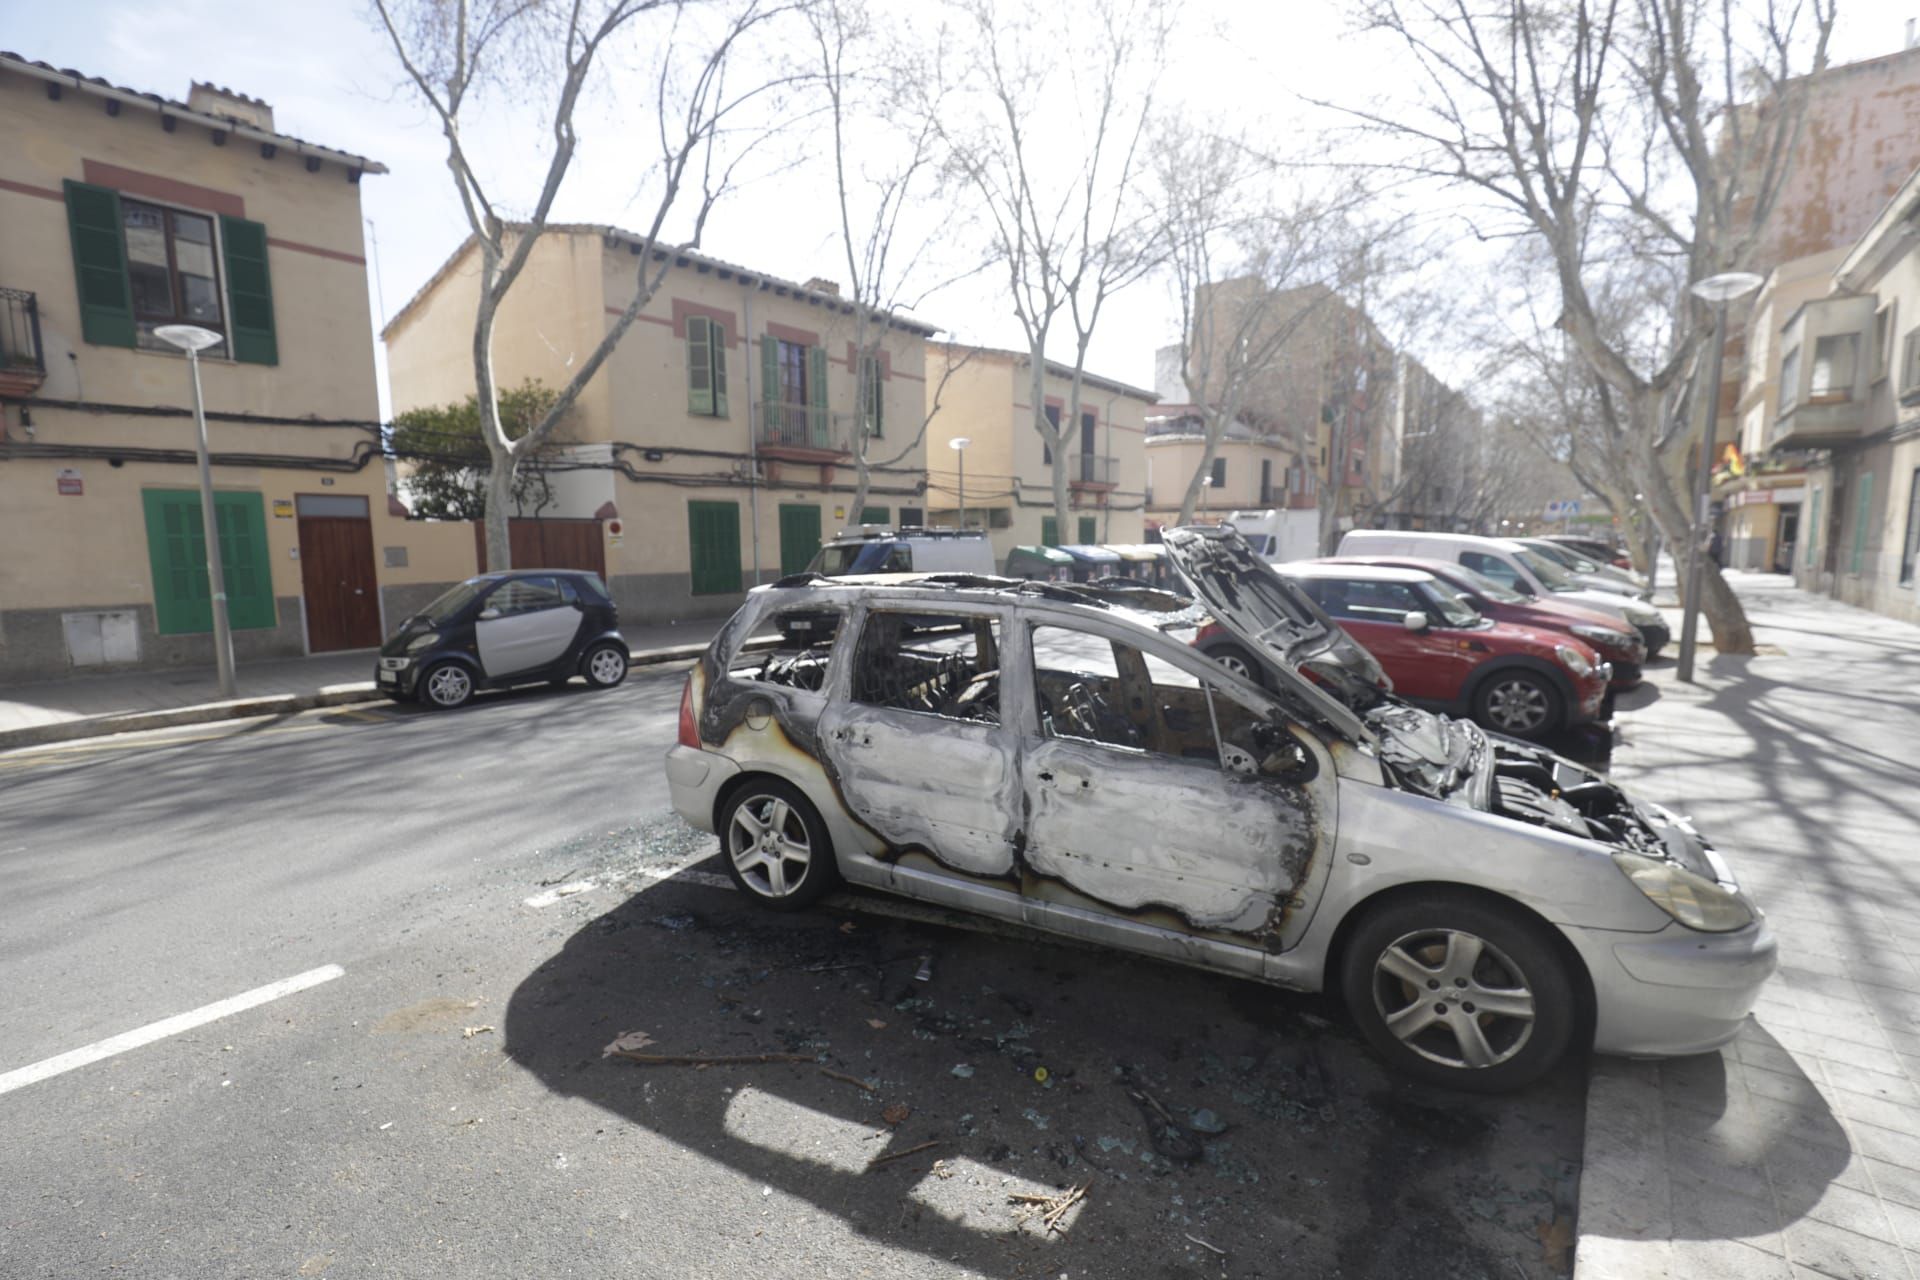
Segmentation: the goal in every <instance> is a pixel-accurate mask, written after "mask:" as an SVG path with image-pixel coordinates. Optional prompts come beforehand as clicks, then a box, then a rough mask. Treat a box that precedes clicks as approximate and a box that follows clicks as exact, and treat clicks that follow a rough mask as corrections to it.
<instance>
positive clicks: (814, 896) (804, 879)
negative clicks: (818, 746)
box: [716, 778, 840, 911]
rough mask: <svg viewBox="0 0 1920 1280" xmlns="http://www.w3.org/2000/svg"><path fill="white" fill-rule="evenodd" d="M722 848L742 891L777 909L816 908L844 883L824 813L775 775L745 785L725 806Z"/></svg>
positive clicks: (720, 826) (721, 820)
mask: <svg viewBox="0 0 1920 1280" xmlns="http://www.w3.org/2000/svg"><path fill="white" fill-rule="evenodd" d="M716 828H717V829H718V831H719V832H720V850H721V852H722V853H724V854H725V855H726V860H727V875H729V876H730V877H732V879H733V883H734V885H735V886H736V887H737V888H738V889H739V890H740V892H742V893H744V894H746V895H747V897H749V898H751V899H753V901H755V902H756V903H758V904H759V905H761V906H763V907H766V908H767V909H768V910H771V911H798V910H800V909H801V908H803V907H810V906H812V905H813V904H814V903H816V902H818V901H820V899H821V898H824V897H825V896H826V895H827V894H828V893H830V892H831V891H832V890H833V889H834V888H835V887H836V886H837V885H838V884H839V883H840V867H839V864H838V863H836V862H835V861H834V858H833V840H832V838H831V837H829V836H828V835H827V827H826V823H824V822H823V821H821V819H820V815H819V813H817V812H816V811H815V810H814V807H813V806H812V805H811V804H809V803H808V802H807V798H806V797H805V796H803V795H801V794H800V793H799V792H798V791H797V790H795V789H794V788H793V787H790V786H788V785H787V784H786V783H784V782H781V781H779V780H778V779H775V778H754V779H751V780H749V781H748V782H745V783H743V784H742V785H741V786H740V788H739V789H738V790H737V791H735V792H734V793H733V794H732V795H731V796H729V797H727V802H726V803H725V804H724V805H722V806H721V807H720V815H719V822H718V823H717V824H716Z"/></svg>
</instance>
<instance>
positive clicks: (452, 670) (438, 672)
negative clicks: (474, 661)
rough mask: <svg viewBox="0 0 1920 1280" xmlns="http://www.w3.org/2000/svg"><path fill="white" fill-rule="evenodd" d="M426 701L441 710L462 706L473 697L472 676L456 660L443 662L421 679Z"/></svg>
mask: <svg viewBox="0 0 1920 1280" xmlns="http://www.w3.org/2000/svg"><path fill="white" fill-rule="evenodd" d="M420 687H421V690H422V691H423V692H424V693H425V694H426V698H427V701H428V702H430V703H432V704H433V705H434V706H436V707H439V708H440V709H441V710H443V711H451V710H452V709H453V708H455V707H458V706H463V705H465V704H466V702H467V700H468V699H470V698H472V697H473V677H472V676H470V675H468V674H467V669H466V668H465V667H463V666H461V665H460V664H459V663H457V662H443V663H441V664H440V665H439V666H437V667H435V668H434V669H433V670H431V671H429V672H427V677H426V679H425V680H423V681H421V685H420Z"/></svg>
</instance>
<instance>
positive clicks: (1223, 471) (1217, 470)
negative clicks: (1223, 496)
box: [1208, 458, 1227, 489]
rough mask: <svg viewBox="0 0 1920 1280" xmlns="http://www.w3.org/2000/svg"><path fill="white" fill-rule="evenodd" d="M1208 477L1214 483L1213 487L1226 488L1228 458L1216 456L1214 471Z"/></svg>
mask: <svg viewBox="0 0 1920 1280" xmlns="http://www.w3.org/2000/svg"><path fill="white" fill-rule="evenodd" d="M1208 479H1209V481H1210V482H1211V483H1212V485H1213V487H1214V488H1216V489H1224V488H1226V486H1227V460H1226V459H1225V458H1215V459H1214V460H1213V471H1212V473H1211V474H1210V475H1209V476H1208Z"/></svg>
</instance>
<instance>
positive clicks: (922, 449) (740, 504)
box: [384, 225, 934, 622]
mask: <svg viewBox="0 0 1920 1280" xmlns="http://www.w3.org/2000/svg"><path fill="white" fill-rule="evenodd" d="M662 272H663V273H664V274H661V273H662ZM642 273H645V276H644V278H645V279H647V280H648V281H649V282H651V280H652V279H653V278H654V277H655V276H656V275H657V276H658V278H659V287H658V289H657V290H656V291H655V292H654V294H653V296H652V297H651V298H650V299H649V300H648V302H647V303H646V305H645V306H644V307H643V308H642V309H641V311H640V313H639V315H638V318H637V320H636V322H635V324H634V325H633V326H632V328H631V329H629V330H628V332H627V333H626V335H625V336H624V337H623V338H622V340H621V342H620V344H619V345H618V346H617V347H616V348H615V349H614V351H613V352H612V354H611V355H610V357H609V358H608V360H607V362H606V364H605V365H604V366H602V368H601V370H600V371H599V372H598V373H597V374H596V375H595V376H594V378H593V379H592V380H591V381H589V382H588V383H587V385H586V386H585V387H584V388H583V389H582V392H581V395H580V398H579V400H578V402H577V403H576V405H575V406H574V408H573V410H572V411H571V412H570V414H569V417H568V419H567V420H566V421H565V423H564V424H563V426H562V428H561V435H560V438H561V440H562V442H563V443H562V445H561V453H562V455H563V457H564V459H565V469H564V470H560V471H558V472H557V473H556V483H555V485H554V486H553V488H554V502H553V505H551V506H550V507H547V508H545V509H543V510H542V511H541V512H540V516H541V517H542V518H543V520H546V521H556V522H557V521H568V522H593V525H594V530H593V536H594V537H595V538H598V539H600V540H602V546H601V548H600V553H599V554H600V559H599V561H598V562H596V563H594V564H592V565H591V567H595V568H599V569H601V570H602V572H604V574H605V576H606V578H607V581H608V584H609V586H610V587H611V588H612V591H613V596H614V600H615V602H616V603H617V604H618V605H619V607H620V610H621V616H622V618H623V619H624V620H627V621H634V622H662V621H673V620H677V619H681V618H693V617H713V616H724V615H725V614H728V613H731V612H732V611H733V610H734V608H736V607H737V606H738V604H739V603H740V600H741V597H742V592H743V591H745V590H746V589H747V588H749V587H751V586H753V585H755V584H756V583H762V582H771V581H772V580H774V579H775V578H777V577H779V576H781V575H782V574H783V573H791V572H796V571H798V570H799V569H801V568H804V567H805V565H806V564H807V562H808V561H809V560H811V559H812V558H813V554H814V553H815V552H816V551H817V550H819V547H820V544H821V541H822V539H823V538H824V537H827V536H831V535H832V534H833V533H835V532H837V531H838V530H839V529H840V528H841V527H842V526H844V525H848V524H858V523H861V522H862V519H863V518H864V519H865V520H866V521H869V522H902V523H919V522H921V521H922V520H923V519H924V517H925V513H926V496H925V495H926V463H925V457H926V442H925V440H924V438H922V437H921V435H920V427H921V424H922V420H923V414H924V412H925V393H924V390H923V384H924V382H925V378H926V372H925V365H926V339H927V337H928V336H929V335H931V334H932V333H933V332H934V330H933V329H931V328H930V327H928V326H926V325H922V324H919V323H918V322H915V321H912V320H908V319H905V318H902V317H898V316H895V317H891V318H888V317H881V316H873V315H867V316H863V315H862V314H861V313H860V312H859V311H858V310H857V309H856V308H855V307H854V306H853V304H851V303H850V302H848V301H846V300H845V299H843V298H841V297H840V296H839V293H838V290H837V288H836V287H835V286H834V285H833V284H831V283H830V282H827V281H819V280H816V281H810V282H808V283H806V284H796V283H793V282H791V281H786V280H781V279H778V278H776V277H773V276H769V275H766V274H765V273H763V272H759V271H753V270H749V269H747V268H744V267H739V266H735V265H733V264H731V263H726V262H722V261H720V260H718V259H715V258H709V257H706V256H704V255H702V254H696V253H690V252H673V251H669V250H665V249H658V250H653V249H649V248H648V247H647V245H646V243H645V241H644V240H643V238H641V237H639V236H635V235H632V234H630V233H628V232H625V231H621V230H619V229H618V228H614V227H605V226H578V225H573V226H564V227H550V228H548V229H547V231H546V232H545V233H544V234H543V235H542V236H541V237H540V239H539V241H538V243H537V244H535V246H534V247H533V249H532V251H531V253H530V256H529V258H528V260H527V265H526V268H525V272H524V274H523V275H522V276H521V277H520V279H519V280H518V281H517V282H516V284H515V285H514V288H513V289H512V290H511V291H510V292H509V293H508V295H507V298H506V300H505V302H504V303H503V304H502V306H501V308H500V311H499V316H498V323H497V328H496V330H495V336H494V347H493V351H494V372H495V378H496V380H497V383H498V385H499V386H500V387H501V388H509V387H514V386H518V385H520V384H522V383H525V382H528V381H534V382H539V383H542V384H544V385H545V386H547V387H549V388H554V389H557V388H558V387H560V386H561V385H562V384H563V383H564V382H565V381H566V380H567V379H568V378H569V377H570V376H571V373H572V370H573V369H575V368H577V367H579V364H580V363H581V362H582V361H583V360H584V359H585V358H586V357H587V356H588V355H589V354H590V353H591V352H592V351H593V350H594V348H595V347H596V346H597V345H598V344H599V342H600V341H601V339H602V338H603V337H604V336H605V334H606V333H607V331H608V329H609V327H610V326H612V325H613V324H614V323H615V322H616V320H617V318H618V317H619V316H620V315H621V314H622V313H623V312H624V311H625V309H626V307H627V306H628V304H629V303H630V302H631V301H632V299H633V298H634V296H635V294H636V292H637V291H638V289H639V287H640V283H641V280H642V279H643V275H642ZM478 297H479V250H478V248H477V246H476V244H475V243H474V242H473V241H471V240H469V241H468V242H467V243H466V244H464V245H462V246H461V247H460V248H459V249H457V250H456V251H455V252H454V254H453V256H452V257H451V258H449V259H448V261H447V262H446V264H445V265H444V266H443V267H441V269H440V270H439V272H437V273H436V274H435V275H434V277H433V278H432V279H431V280H430V281H429V282H428V283H427V284H426V286H425V287H423V288H422V289H421V290H420V292H419V293H418V294H416V295H415V296H414V298H413V299H412V300H411V301H410V302H408V303H407V305H406V306H405V307H404V308H402V309H401V311H400V312H399V313H398V314H397V315H395V316H394V317H393V319H392V320H391V321H390V322H389V323H388V325H387V327H386V329H385V331H384V336H385V338H386V342H387V352H388V371H389V378H390V381H391V390H392V396H393V405H394V410H395V412H396V414H399V413H404V412H406V411H407V410H409V409H414V408H420V407H424V406H438V405H447V404H454V403H458V402H460V401H463V400H465V399H466V398H467V397H468V396H471V395H472V394H473V390H474V383H473V364H472V357H471V354H470V353H471V350H472V343H473V322H474V313H475V309H476V306H477V301H478ZM869 333H872V334H877V335H878V336H877V343H878V346H877V350H878V359H877V360H873V361H866V360H863V359H862V358H861V357H860V354H859V348H861V347H867V348H868V349H873V343H872V342H870V341H869V340H868V334H869ZM862 376H864V377H865V378H866V379H867V380H868V385H869V388H870V392H871V394H870V395H869V397H868V398H867V402H868V403H869V404H871V405H874V406H876V411H875V412H874V413H872V414H870V415H862V414H861V413H859V412H857V410H856V405H857V403H858V401H857V398H856V394H855V388H856V378H859V377H862ZM863 448H864V449H865V450H866V456H867V459H868V461H869V464H870V469H871V474H870V482H869V488H868V491H867V500H866V505H865V509H864V510H863V511H853V510H851V509H850V504H851V502H852V500H853V497H854V495H855V491H856V489H857V485H856V482H855V462H856V456H855V451H856V450H858V449H863ZM402 470H403V474H404V462H403V464H402ZM404 487H405V486H404V482H403V484H402V489H403V491H404Z"/></svg>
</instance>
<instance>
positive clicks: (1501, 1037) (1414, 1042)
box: [1341, 894, 1575, 1093]
mask: <svg viewBox="0 0 1920 1280" xmlns="http://www.w3.org/2000/svg"><path fill="white" fill-rule="evenodd" d="M1342 970H1343V971H1342V975H1341V979H1342V986H1343V988H1344V993H1345V996H1346V1001H1347V1008H1348V1009H1349V1010H1350V1011H1351V1012H1352V1014H1353V1018H1354V1021H1355V1022H1356V1023H1358V1024H1359V1026H1360V1030H1361V1032H1362V1033H1363V1034H1364V1035H1365V1036H1366V1037H1367V1039H1368V1041H1370V1042H1371V1043H1372V1045H1373V1047H1374V1048H1375V1050H1377V1051H1378V1052H1379V1053H1380V1055H1381V1056H1382V1057H1384V1058H1386V1059H1387V1060H1388V1061H1389V1062H1390V1063H1391V1064H1392V1065H1393V1066H1394V1067H1396V1068H1398V1069H1399V1070H1400V1071H1401V1072H1403V1073H1405V1074H1407V1075H1410V1076H1414V1077H1416V1078H1418V1079H1421V1080H1425V1081H1428V1082H1429V1083H1432V1084H1440V1085H1446V1086H1449V1087H1451V1088H1455V1089H1467V1090H1471V1091H1473V1092H1476V1093H1498V1092H1500V1091H1502V1090H1506V1089H1517V1088H1519V1087H1521V1086H1522V1085H1526V1084H1530V1083H1532V1082H1533V1081H1534V1080H1537V1079H1539V1078H1540V1076H1542V1075H1544V1074H1545V1073H1546V1072H1547V1071H1548V1070H1549V1069H1550V1068H1551V1067H1552V1066H1553V1065H1554V1063H1556V1062H1558V1061H1559V1060H1560V1056H1561V1055H1562V1054H1563V1053H1565V1052H1566V1048H1567V1044H1568V1042H1569V1040H1570V1039H1571V1038H1572V1035H1573V1027H1574V1018H1575V1001H1574V989H1573V981H1572V978H1571V977H1570V976H1569V974H1568V973H1567V968H1566V962H1565V961H1564V960H1563V959H1562V958H1561V956H1560V953H1559V952H1558V951H1557V950H1556V948H1555V947H1554V945H1553V941H1552V939H1551V938H1550V937H1548V936H1546V935H1545V933H1544V930H1543V928H1542V926H1540V925H1539V924H1537V923H1536V922H1534V921H1531V920H1528V919H1527V918H1525V917H1524V916H1522V915H1520V914H1519V913H1518V912H1517V911H1514V910H1510V909H1503V908H1501V907H1499V906H1498V905H1496V904H1493V903H1489V902H1485V901H1483V900H1480V899H1477V898H1471V897H1466V896H1449V895H1445V894H1438V895H1434V896H1432V897H1428V898H1424V899H1422V900H1420V901H1406V902H1400V903H1396V904H1393V905H1390V906H1387V907H1385V908H1383V909H1381V910H1379V911H1377V912H1375V913H1373V914H1372V915H1369V916H1368V917H1367V918H1366V919H1365V920H1364V921H1363V922H1362V923H1361V925H1360V927H1359V929H1358V930H1357V931H1356V932H1355V933H1354V935H1353V937H1352V938H1351V939H1350V940H1349V942H1348V945H1347V949H1346V952H1345V959H1344V961H1343V965H1342Z"/></svg>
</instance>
